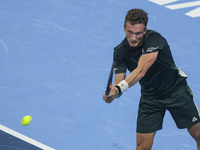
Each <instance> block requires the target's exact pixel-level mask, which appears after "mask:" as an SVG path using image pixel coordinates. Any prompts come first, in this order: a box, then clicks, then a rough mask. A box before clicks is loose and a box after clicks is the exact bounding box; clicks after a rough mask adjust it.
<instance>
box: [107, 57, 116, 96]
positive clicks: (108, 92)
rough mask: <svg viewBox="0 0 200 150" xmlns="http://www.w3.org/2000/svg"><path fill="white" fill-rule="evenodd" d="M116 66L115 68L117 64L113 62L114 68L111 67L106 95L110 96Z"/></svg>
mask: <svg viewBox="0 0 200 150" xmlns="http://www.w3.org/2000/svg"><path fill="white" fill-rule="evenodd" d="M114 66H115V62H114V61H113V63H112V66H111V70H110V75H109V78H108V83H107V87H106V95H109V94H110V87H111V86H112V79H113V70H114Z"/></svg>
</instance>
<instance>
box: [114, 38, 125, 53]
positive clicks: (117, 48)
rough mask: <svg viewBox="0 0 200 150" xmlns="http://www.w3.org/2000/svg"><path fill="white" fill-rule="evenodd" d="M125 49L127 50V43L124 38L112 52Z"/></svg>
mask: <svg viewBox="0 0 200 150" xmlns="http://www.w3.org/2000/svg"><path fill="white" fill-rule="evenodd" d="M125 48H128V41H127V39H126V38H124V40H123V41H122V42H121V43H120V44H118V45H117V46H116V47H114V50H115V51H118V50H120V49H125Z"/></svg>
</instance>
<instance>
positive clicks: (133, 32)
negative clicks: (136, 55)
mask: <svg viewBox="0 0 200 150" xmlns="http://www.w3.org/2000/svg"><path fill="white" fill-rule="evenodd" d="M147 15H148V14H147V13H146V12H145V11H144V10H142V9H131V10H129V11H128V12H127V15H126V18H125V23H124V32H125V33H126V38H127V40H128V42H129V45H130V46H131V47H138V46H141V45H142V43H143V36H144V34H145V33H146V31H147V28H146V26H147V22H148V16H147Z"/></svg>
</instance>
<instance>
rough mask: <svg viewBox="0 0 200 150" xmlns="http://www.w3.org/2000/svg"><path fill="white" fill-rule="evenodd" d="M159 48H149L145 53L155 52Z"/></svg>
mask: <svg viewBox="0 0 200 150" xmlns="http://www.w3.org/2000/svg"><path fill="white" fill-rule="evenodd" d="M158 48H159V47H158V46H156V47H149V48H148V49H147V50H146V51H147V52H149V53H150V52H153V51H155V50H157V49H158Z"/></svg>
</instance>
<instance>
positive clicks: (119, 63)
mask: <svg viewBox="0 0 200 150" xmlns="http://www.w3.org/2000/svg"><path fill="white" fill-rule="evenodd" d="M113 57H114V58H113V60H114V62H115V74H119V73H126V70H127V66H126V62H125V60H124V58H123V56H122V55H121V54H120V52H119V51H118V50H116V49H114V56H113Z"/></svg>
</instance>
